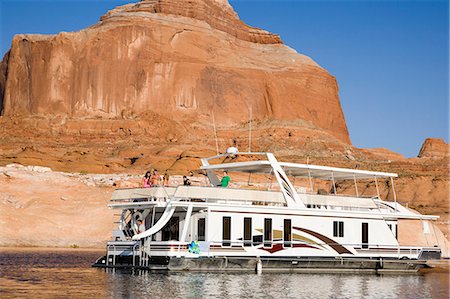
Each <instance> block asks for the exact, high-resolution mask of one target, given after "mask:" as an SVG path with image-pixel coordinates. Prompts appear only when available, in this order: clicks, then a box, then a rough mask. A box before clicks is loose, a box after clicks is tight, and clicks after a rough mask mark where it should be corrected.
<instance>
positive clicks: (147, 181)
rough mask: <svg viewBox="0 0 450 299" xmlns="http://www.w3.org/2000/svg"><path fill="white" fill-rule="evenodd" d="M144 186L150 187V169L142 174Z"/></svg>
mask: <svg viewBox="0 0 450 299" xmlns="http://www.w3.org/2000/svg"><path fill="white" fill-rule="evenodd" d="M143 183H144V184H143V185H144V188H150V187H151V185H150V171H147V172H146V173H145V175H144V182H143Z"/></svg>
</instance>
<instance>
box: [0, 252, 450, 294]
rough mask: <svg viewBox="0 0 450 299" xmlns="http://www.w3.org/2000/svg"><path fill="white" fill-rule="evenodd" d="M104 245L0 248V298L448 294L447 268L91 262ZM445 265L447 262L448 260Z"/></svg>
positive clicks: (99, 253) (100, 253)
mask: <svg viewBox="0 0 450 299" xmlns="http://www.w3.org/2000/svg"><path fill="white" fill-rule="evenodd" d="M103 253H104V252H103V251H86V250H78V249H66V250H48V249H45V250H44V249H21V250H18V249H7V248H3V249H1V250H0V297H1V298H14V297H17V298H25V297H27V298H28V297H32V298H49V297H50V298H55V297H56V298H68V297H69V298H124V297H127V298H230V299H231V298H233V299H235V298H358V299H359V298H405V299H410V298H439V299H440V298H449V278H450V276H449V273H448V272H447V270H448V267H447V270H442V269H441V270H433V271H427V272H426V273H421V274H416V275H411V274H408V275H382V276H380V275H361V274H332V275H329V274H261V275H256V274H217V273H154V272H148V271H134V272H132V271H118V270H115V271H114V270H105V269H97V268H91V263H92V262H94V261H95V260H96V259H97V257H99V256H100V255H103ZM447 265H448V263H447Z"/></svg>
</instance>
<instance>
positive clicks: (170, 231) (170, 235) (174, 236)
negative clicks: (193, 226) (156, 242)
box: [161, 217, 180, 241]
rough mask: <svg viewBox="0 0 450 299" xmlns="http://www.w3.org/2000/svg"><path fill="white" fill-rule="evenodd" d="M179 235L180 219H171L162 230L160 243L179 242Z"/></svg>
mask: <svg viewBox="0 0 450 299" xmlns="http://www.w3.org/2000/svg"><path fill="white" fill-rule="evenodd" d="M179 235H180V218H179V217H172V218H171V219H170V221H169V223H167V224H166V225H165V226H164V228H163V229H162V239H161V241H179Z"/></svg>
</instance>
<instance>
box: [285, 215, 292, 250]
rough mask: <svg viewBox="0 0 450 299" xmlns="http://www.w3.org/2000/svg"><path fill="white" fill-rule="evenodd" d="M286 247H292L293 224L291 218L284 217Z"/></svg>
mask: <svg viewBox="0 0 450 299" xmlns="http://www.w3.org/2000/svg"><path fill="white" fill-rule="evenodd" d="M283 228H284V233H283V240H284V247H292V224H291V219H284V226H283Z"/></svg>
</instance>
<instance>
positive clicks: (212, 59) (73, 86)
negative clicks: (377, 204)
mask: <svg viewBox="0 0 450 299" xmlns="http://www.w3.org/2000/svg"><path fill="white" fill-rule="evenodd" d="M0 72H1V73H0V110H1V111H2V115H4V116H6V117H14V116H19V117H20V118H21V119H24V118H26V117H46V116H49V115H50V116H55V115H59V116H61V117H67V118H71V119H85V118H94V119H108V120H111V119H124V118H139V117H140V116H141V115H142V114H143V113H148V112H150V113H152V114H156V115H158V116H160V117H163V118H164V117H165V118H170V119H172V120H176V121H177V122H179V123H181V124H189V125H190V124H197V125H202V124H203V125H210V123H211V119H212V114H214V116H215V120H216V121H217V123H218V124H219V125H224V126H226V125H236V124H239V123H241V122H243V121H247V120H248V119H249V114H250V111H251V114H252V118H254V119H273V120H287V121H298V120H301V121H303V122H304V123H306V124H307V126H309V127H314V128H317V129H319V130H322V131H323V132H326V134H329V135H330V136H333V137H334V138H336V139H337V140H340V141H341V142H343V143H346V144H350V138H349V135H348V131H347V127H346V123H345V119H344V115H343V112H342V109H341V106H340V102H339V97H338V86H337V83H336V80H335V78H334V77H333V76H331V75H330V74H329V73H328V72H327V71H326V70H324V69H323V68H321V67H320V66H319V65H317V64H316V63H315V62H314V61H312V60H311V59H310V58H309V57H306V56H304V55H301V54H299V53H297V52H295V51H294V50H292V49H290V48H289V47H287V46H285V45H283V44H282V42H281V40H280V38H279V36H277V35H275V34H271V33H268V32H266V31H264V30H260V29H256V28H252V27H249V26H248V25H246V24H244V23H243V22H242V21H241V20H239V18H238V16H237V15H236V13H235V12H234V11H233V9H232V8H231V6H230V5H229V4H228V2H227V1H225V0H195V1H182V0H152V1H141V2H139V3H137V4H128V5H124V6H121V7H117V8H115V9H113V10H111V11H109V12H108V13H106V14H105V15H104V16H103V17H101V19H100V21H99V23H98V24H96V25H94V26H92V27H89V28H87V29H85V30H82V31H79V32H73V33H60V34H57V35H24V34H22V35H16V36H15V37H14V39H13V42H12V47H11V49H10V51H9V53H8V54H7V55H6V56H5V58H4V59H3V62H2V64H1V67H0ZM94 130H95V129H94Z"/></svg>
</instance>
